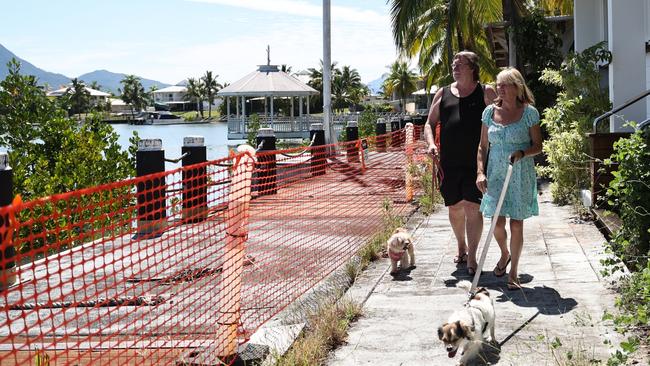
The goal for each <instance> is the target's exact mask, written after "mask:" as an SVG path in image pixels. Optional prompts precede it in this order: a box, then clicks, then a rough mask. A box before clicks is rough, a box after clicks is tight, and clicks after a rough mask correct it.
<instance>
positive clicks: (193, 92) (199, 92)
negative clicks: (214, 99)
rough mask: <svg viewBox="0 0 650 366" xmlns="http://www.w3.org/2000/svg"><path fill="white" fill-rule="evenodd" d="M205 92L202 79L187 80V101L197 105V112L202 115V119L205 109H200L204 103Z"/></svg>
mask: <svg viewBox="0 0 650 366" xmlns="http://www.w3.org/2000/svg"><path fill="white" fill-rule="evenodd" d="M203 91H204V88H203V82H202V81H201V79H195V78H188V79H187V94H185V99H186V100H189V101H190V102H195V103H196V110H197V111H198V112H199V113H201V118H203V108H201V107H200V104H201V102H203Z"/></svg>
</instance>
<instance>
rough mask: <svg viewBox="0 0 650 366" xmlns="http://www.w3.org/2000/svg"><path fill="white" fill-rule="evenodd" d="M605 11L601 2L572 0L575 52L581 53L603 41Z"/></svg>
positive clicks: (600, 0)
mask: <svg viewBox="0 0 650 366" xmlns="http://www.w3.org/2000/svg"><path fill="white" fill-rule="evenodd" d="M605 10H606V9H605V7H604V2H603V0H574V2H573V21H574V28H573V29H574V30H573V31H574V39H575V51H576V52H582V51H584V50H585V49H587V48H589V47H591V46H593V45H594V44H596V43H598V42H600V41H604V40H605V26H606V21H605V13H604V11H605Z"/></svg>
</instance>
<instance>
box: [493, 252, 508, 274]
mask: <svg viewBox="0 0 650 366" xmlns="http://www.w3.org/2000/svg"><path fill="white" fill-rule="evenodd" d="M508 264H510V256H508V260H507V261H506V265H505V266H503V268H501V267H499V262H497V265H496V266H495V267H494V270H493V271H492V273H494V276H495V277H503V276H504V275H505V274H506V270H507V269H508Z"/></svg>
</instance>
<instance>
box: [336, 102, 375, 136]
mask: <svg viewBox="0 0 650 366" xmlns="http://www.w3.org/2000/svg"><path fill="white" fill-rule="evenodd" d="M377 118H379V116H378V115H377V114H376V113H374V112H372V111H369V110H365V111H363V112H362V113H361V115H360V116H359V120H358V124H357V126H358V127H359V138H361V139H362V138H365V137H368V136H375V134H376V129H375V125H376V123H377ZM346 132H347V131H346V129H345V128H344V129H342V130H341V134H340V135H339V141H347V140H348V137H347V133H346Z"/></svg>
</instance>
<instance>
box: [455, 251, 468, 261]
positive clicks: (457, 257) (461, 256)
mask: <svg viewBox="0 0 650 366" xmlns="http://www.w3.org/2000/svg"><path fill="white" fill-rule="evenodd" d="M465 262H467V253H465V254H463V255H457V256H455V257H454V263H465Z"/></svg>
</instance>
